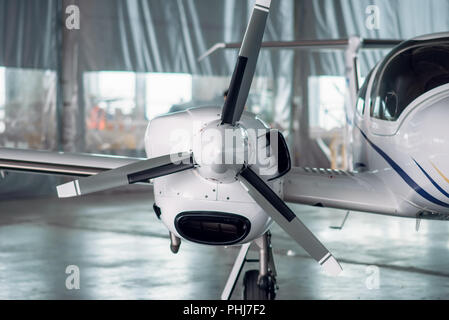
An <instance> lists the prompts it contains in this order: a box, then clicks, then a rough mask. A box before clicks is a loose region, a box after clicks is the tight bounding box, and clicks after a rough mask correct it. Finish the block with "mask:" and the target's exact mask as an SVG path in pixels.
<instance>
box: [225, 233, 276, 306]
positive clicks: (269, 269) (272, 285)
mask: <svg viewBox="0 0 449 320" xmlns="http://www.w3.org/2000/svg"><path fill="white" fill-rule="evenodd" d="M254 243H255V244H256V245H257V246H258V247H259V259H256V260H254V259H247V258H246V256H247V254H248V250H249V247H250V246H251V243H247V244H244V245H243V246H242V248H241V249H240V252H239V254H238V256H237V259H236V260H235V263H234V266H233V268H232V271H231V273H230V275H229V278H228V281H227V282H226V286H225V288H224V290H223V293H222V295H221V299H222V300H229V299H230V298H231V295H232V292H233V291H234V288H235V285H236V283H237V281H238V278H239V276H240V273H241V271H242V270H243V267H244V265H245V263H246V262H259V270H249V271H247V272H246V273H245V276H244V277H243V299H244V300H274V298H275V297H276V290H277V289H278V288H277V286H276V268H275V266H274V259H273V251H272V248H271V233H270V232H269V231H268V232H267V233H265V234H264V235H263V236H262V237H260V238H259V239H257V240H255V241H254Z"/></svg>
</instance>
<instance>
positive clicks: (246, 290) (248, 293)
mask: <svg viewBox="0 0 449 320" xmlns="http://www.w3.org/2000/svg"><path fill="white" fill-rule="evenodd" d="M258 279H259V270H249V271H247V272H246V273H245V277H244V278H243V300H274V297H275V293H274V292H275V290H274V284H273V283H272V281H271V280H270V278H269V277H268V276H265V277H264V278H262V279H261V281H260V285H259V283H258Z"/></svg>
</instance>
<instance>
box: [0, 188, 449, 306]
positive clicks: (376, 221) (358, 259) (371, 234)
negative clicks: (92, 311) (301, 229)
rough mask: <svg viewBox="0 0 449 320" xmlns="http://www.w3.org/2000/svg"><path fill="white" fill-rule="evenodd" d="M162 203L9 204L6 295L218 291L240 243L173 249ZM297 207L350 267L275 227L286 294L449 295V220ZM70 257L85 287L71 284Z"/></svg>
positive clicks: (2, 265)
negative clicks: (327, 263) (326, 264)
mask: <svg viewBox="0 0 449 320" xmlns="http://www.w3.org/2000/svg"><path fill="white" fill-rule="evenodd" d="M152 204H153V202H152V195H151V193H149V194H147V193H135V194H129V193H124V194H113V195H93V196H88V197H83V198H80V199H77V200H73V199H67V200H57V199H54V198H38V199H29V200H20V201H17V200H15V201H2V202H0V299H218V298H219V297H220V294H221V290H222V288H223V286H224V283H225V281H226V278H227V276H228V272H229V271H230V269H231V266H232V263H233V260H234V257H235V256H236V254H237V252H238V251H237V249H236V248H227V249H226V248H216V247H207V246H199V245H195V244H190V243H187V242H183V243H182V246H181V250H180V253H179V254H178V255H173V254H171V252H170V251H169V240H168V236H167V231H166V229H165V228H164V226H163V225H162V224H161V223H160V221H159V220H157V219H156V217H155V215H154V213H153V210H152ZM291 207H292V208H293V209H294V211H295V212H296V213H297V214H298V215H299V216H300V217H301V219H303V221H304V222H305V223H306V224H307V225H308V226H309V228H310V229H311V230H312V231H313V232H315V234H317V236H318V237H319V238H320V239H321V240H322V242H323V243H324V244H325V245H326V246H327V247H328V248H329V249H330V250H331V252H333V254H334V255H335V256H336V257H337V258H338V259H339V260H340V262H341V264H342V266H343V268H344V272H343V273H342V274H341V276H339V277H337V278H333V277H330V276H327V275H326V274H325V273H324V272H322V271H321V270H320V268H319V267H318V265H317V263H315V262H314V260H312V259H310V258H309V257H308V256H307V255H306V254H305V252H304V251H303V250H302V249H301V248H300V247H299V246H298V245H296V243H294V242H293V241H291V240H290V239H289V238H288V236H287V235H285V234H283V233H282V231H281V230H280V229H279V228H278V227H277V226H274V227H273V246H274V248H275V260H276V265H277V269H278V273H279V275H278V285H279V286H280V290H279V292H278V299H449V222H437V221H432V222H430V221H423V222H422V223H421V229H420V232H419V233H417V232H416V231H415V221H414V220H406V219H400V218H392V217H383V216H377V215H369V214H363V213H352V214H351V215H350V216H349V218H348V220H347V222H346V225H345V227H344V229H343V230H342V231H338V230H333V229H330V228H329V226H331V225H339V224H340V222H341V221H342V219H343V217H344V214H345V213H344V212H342V211H337V210H330V209H319V208H311V207H305V206H299V205H291ZM252 255H254V256H255V252H253V253H252ZM68 265H77V266H78V267H79V268H80V273H81V288H80V290H67V289H66V287H65V280H66V277H67V275H66V274H65V269H66V267H67V266H68ZM371 265H374V266H377V267H378V268H379V269H378V270H379V288H378V289H373V290H370V289H368V286H367V283H368V284H370V283H373V282H372V281H371V280H372V279H375V276H374V275H372V272H373V271H372V270H375V269H371V268H369V266H371ZM252 267H257V265H253V266H251V265H249V266H247V267H246V268H245V269H249V268H252ZM374 283H375V282H374ZM240 284H241V281H240V282H239V286H238V287H237V288H236V292H235V293H234V296H233V298H234V299H240V297H241V295H242V288H241V285H240Z"/></svg>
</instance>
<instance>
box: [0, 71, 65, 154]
mask: <svg viewBox="0 0 449 320" xmlns="http://www.w3.org/2000/svg"><path fill="white" fill-rule="evenodd" d="M56 79H57V78H56V72H55V71H51V70H42V69H25V68H10V67H0V146H4V147H10V148H30V149H42V150H49V149H54V148H55V147H56V142H57V141H56V136H57V134H56V121H55V120H56V81H57V80H56Z"/></svg>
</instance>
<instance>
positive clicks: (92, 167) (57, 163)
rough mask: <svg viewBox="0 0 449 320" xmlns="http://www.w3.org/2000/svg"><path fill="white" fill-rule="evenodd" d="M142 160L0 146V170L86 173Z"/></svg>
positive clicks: (75, 174)
mask: <svg viewBox="0 0 449 320" xmlns="http://www.w3.org/2000/svg"><path fill="white" fill-rule="evenodd" d="M141 160H145V159H140V158H127V157H116V156H105V155H93V154H74V153H63V152H51V151H36V150H21V149H9V148H0V170H5V171H25V172H35V173H44V174H57V175H68V176H77V177H86V176H91V175H94V174H98V173H101V172H103V171H106V170H110V169H115V168H118V167H122V166H126V165H129V164H132V163H135V162H138V161H141Z"/></svg>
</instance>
